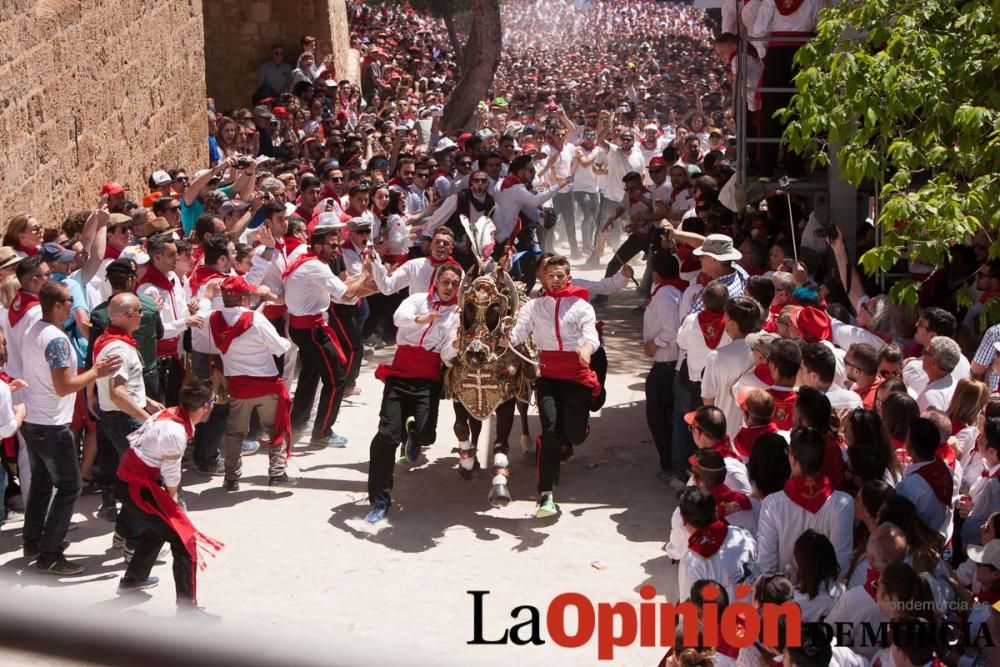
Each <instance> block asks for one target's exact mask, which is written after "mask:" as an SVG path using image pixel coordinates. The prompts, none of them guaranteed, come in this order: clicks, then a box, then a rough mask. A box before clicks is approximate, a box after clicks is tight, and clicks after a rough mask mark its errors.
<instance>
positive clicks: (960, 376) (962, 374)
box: [902, 354, 972, 395]
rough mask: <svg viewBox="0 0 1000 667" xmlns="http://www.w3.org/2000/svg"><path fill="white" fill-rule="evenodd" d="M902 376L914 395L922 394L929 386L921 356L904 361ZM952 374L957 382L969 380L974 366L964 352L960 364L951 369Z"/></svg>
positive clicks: (959, 360)
mask: <svg viewBox="0 0 1000 667" xmlns="http://www.w3.org/2000/svg"><path fill="white" fill-rule="evenodd" d="M902 376H903V382H905V383H906V388H907V389H909V390H911V391H912V392H915V394H914V395H918V394H920V392H922V391H923V390H924V388H925V387H927V380H928V378H927V373H925V372H924V362H923V359H921V358H919V357H913V358H911V359H907V360H906V361H904V362H903V369H902ZM951 376H952V377H953V378H955V384H958V381H959V380H968V379H969V378H970V377H971V376H972V366H971V365H970V364H969V360H968V359H967V358H966V356H965V355H964V354H963V355H962V356H961V357H959V359H958V365H957V366H955V368H954V369H953V370H952V371H951Z"/></svg>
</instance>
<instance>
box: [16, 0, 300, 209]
mask: <svg viewBox="0 0 1000 667" xmlns="http://www.w3.org/2000/svg"><path fill="white" fill-rule="evenodd" d="M289 4H291V3H289ZM203 30H204V28H203V22H202V0H159V1H158V2H147V1H146V0H4V1H3V12H2V13H0V146H2V150H0V226H2V225H6V221H7V220H8V219H10V218H11V217H12V216H14V215H16V214H18V213H21V212H28V211H30V212H32V213H34V214H35V215H36V216H38V218H39V220H40V221H41V222H43V224H46V225H58V224H59V223H60V222H61V221H62V219H63V216H64V215H65V212H66V211H67V210H72V209H76V208H89V207H91V206H93V205H94V204H95V203H96V201H97V197H98V192H99V190H100V188H101V184H102V183H103V182H104V181H105V180H106V179H109V178H113V179H115V180H118V181H120V182H122V183H124V184H126V185H127V186H130V187H131V188H132V190H133V191H134V192H136V194H137V195H139V196H141V195H143V194H145V193H146V192H147V189H146V180H147V178H148V176H149V174H150V173H151V171H152V170H154V169H156V168H160V167H171V166H183V167H185V168H187V169H188V170H189V171H194V170H196V169H198V168H201V167H203V166H207V160H208V151H207V146H206V143H205V139H204V138H205V136H206V134H207V131H208V128H207V122H206V114H205V111H204V109H205V58H204V54H203V51H202V46H203V44H204V32H203Z"/></svg>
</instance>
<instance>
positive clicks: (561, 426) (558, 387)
mask: <svg viewBox="0 0 1000 667" xmlns="http://www.w3.org/2000/svg"><path fill="white" fill-rule="evenodd" d="M535 393H536V394H537V396H538V416H539V417H540V418H541V421H542V437H541V446H540V447H539V448H538V492H539V493H547V492H549V491H552V490H553V488H554V486H555V483H556V481H557V480H558V478H559V466H560V463H561V456H560V454H561V452H560V445H561V444H562V443H564V442H566V443H569V444H571V445H579V444H580V443H581V442H583V441H584V440H586V438H587V433H588V428H587V422H588V420H589V419H590V401H591V395H590V388H589V387H584V386H583V385H582V384H579V383H577V382H573V381H572V380H553V379H551V378H538V381H537V382H536V384H535Z"/></svg>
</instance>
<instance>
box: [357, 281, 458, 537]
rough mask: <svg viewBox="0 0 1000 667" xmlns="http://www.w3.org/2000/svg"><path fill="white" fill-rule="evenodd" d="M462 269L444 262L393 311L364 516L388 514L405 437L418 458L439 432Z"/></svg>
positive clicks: (380, 373)
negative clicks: (429, 283)
mask: <svg viewBox="0 0 1000 667" xmlns="http://www.w3.org/2000/svg"><path fill="white" fill-rule="evenodd" d="M461 284H462V269H461V267H460V266H458V264H444V265H442V266H441V268H439V269H438V272H437V280H436V281H435V283H434V289H433V290H432V291H431V292H430V293H424V292H417V293H416V294H411V295H410V296H408V297H407V298H406V299H404V300H403V303H401V304H400V306H399V308H397V309H396V312H395V314H394V315H393V322H394V323H395V324H396V327H397V328H398V330H397V333H396V353H395V355H394V356H393V358H392V363H391V364H381V365H379V367H378V369H377V370H376V371H375V377H376V378H378V379H379V380H382V381H383V382H385V389H384V390H383V395H382V409H381V411H380V413H379V424H378V432H376V433H375V437H374V438H372V444H371V458H370V461H369V463H368V501H369V502H370V503H371V510H370V511H369V512H368V515H367V516H366V517H365V521H366V522H367V523H370V524H375V523H378V522H380V521H382V520H383V519H385V515H386V513H388V511H389V504H390V503H391V495H390V494H391V492H392V471H393V467H394V466H395V462H396V448H397V447H398V446H399V444H400V443H401V442H405V443H406V459H407V460H408V461H409V462H411V463H414V462H416V461H417V459H418V458H419V457H420V448H421V447H425V446H427V445H430V444H431V443H433V442H434V440H435V438H436V437H437V434H436V429H437V416H438V405H439V404H440V399H441V387H442V380H441V362H442V360H447V359H449V358H451V357H454V356H455V354H456V349H455V347H454V345H453V344H452V343H453V342H454V340H455V332H456V331H457V329H458V326H459V315H458V313H457V311H456V308H455V307H456V304H457V303H458V290H459V287H460V286H461Z"/></svg>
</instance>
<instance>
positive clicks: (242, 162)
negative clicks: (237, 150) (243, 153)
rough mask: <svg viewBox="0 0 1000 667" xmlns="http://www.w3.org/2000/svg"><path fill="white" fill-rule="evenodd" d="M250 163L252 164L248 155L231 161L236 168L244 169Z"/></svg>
mask: <svg viewBox="0 0 1000 667" xmlns="http://www.w3.org/2000/svg"><path fill="white" fill-rule="evenodd" d="M252 164H253V160H252V159H250V158H248V157H238V158H236V161H235V162H234V163H233V166H234V167H236V168H237V169H246V168H247V167H249V166H250V165H252Z"/></svg>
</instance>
